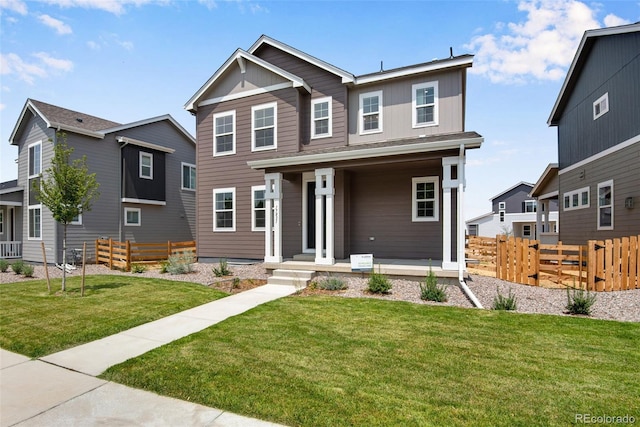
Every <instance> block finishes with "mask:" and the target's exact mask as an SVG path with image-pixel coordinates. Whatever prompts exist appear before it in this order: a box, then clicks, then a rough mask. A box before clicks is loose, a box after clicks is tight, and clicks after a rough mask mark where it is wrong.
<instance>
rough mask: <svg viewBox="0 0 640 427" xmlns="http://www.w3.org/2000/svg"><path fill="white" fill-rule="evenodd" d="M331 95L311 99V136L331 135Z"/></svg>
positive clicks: (324, 136) (323, 136)
mask: <svg viewBox="0 0 640 427" xmlns="http://www.w3.org/2000/svg"><path fill="white" fill-rule="evenodd" d="M331 130H332V129H331V97H327V98H320V99H314V100H313V101H311V138H326V137H328V136H331Z"/></svg>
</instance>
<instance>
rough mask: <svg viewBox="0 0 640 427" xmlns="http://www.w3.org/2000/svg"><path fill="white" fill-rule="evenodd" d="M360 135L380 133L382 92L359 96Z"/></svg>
mask: <svg viewBox="0 0 640 427" xmlns="http://www.w3.org/2000/svg"><path fill="white" fill-rule="evenodd" d="M358 112H359V114H358V115H359V122H360V134H361V135H363V134H367V133H376V132H382V91H381V90H379V91H376V92H369V93H363V94H360V105H359V108H358Z"/></svg>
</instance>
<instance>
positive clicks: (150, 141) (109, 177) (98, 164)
mask: <svg viewBox="0 0 640 427" xmlns="http://www.w3.org/2000/svg"><path fill="white" fill-rule="evenodd" d="M61 133H64V134H66V143H67V145H68V146H70V147H73V148H74V152H73V155H72V158H79V157H81V156H83V155H86V159H87V166H88V169H89V172H90V173H96V175H97V177H96V178H97V181H98V183H99V184H100V187H99V191H100V197H99V198H98V199H97V200H95V201H94V203H93V206H92V210H91V211H89V212H83V213H82V214H81V215H80V216H79V217H78V218H77V221H75V222H73V223H71V224H70V225H69V226H68V229H67V231H68V236H67V240H68V243H67V248H69V249H79V248H82V243H83V242H87V252H88V254H87V257H88V258H89V259H91V256H93V252H94V250H95V245H94V242H95V240H96V239H97V238H99V237H107V238H108V237H110V238H113V239H115V240H120V241H124V240H130V241H133V242H166V241H169V240H171V241H187V240H193V239H194V237H195V139H194V138H193V137H192V136H191V135H190V134H189V133H188V132H187V131H186V130H185V129H184V128H183V127H182V126H180V124H179V123H178V122H176V121H175V120H174V119H173V118H172V117H171V116H170V115H164V116H159V117H154V118H150V119H146V120H141V121H137V122H133V123H129V124H120V123H115V122H112V121H109V120H104V119H101V118H98V117H94V116H90V115H88V114H84V113H80V112H77V111H72V110H68V109H65V108H61V107H57V106H54V105H51V104H46V103H44V102H40V101H36V100H33V99H28V100H27V102H26V103H25V105H24V108H23V110H22V112H21V113H20V116H19V118H18V121H17V123H16V125H15V127H14V129H13V132H12V133H11V137H10V140H9V141H10V143H11V144H13V145H16V146H18V179H17V181H14V184H13V185H12V186H11V188H8V189H6V190H0V198H1V199H0V200H1V202H0V207H1V208H2V212H3V214H2V215H3V220H4V221H3V228H5V229H7V230H11V234H10V235H7V233H4V236H5V237H3V239H2V240H3V241H18V242H20V241H21V242H22V254H21V255H22V258H23V259H24V260H25V261H33V262H42V260H43V256H42V249H41V242H44V244H45V247H46V248H47V261H48V262H54V261H55V262H61V258H62V230H63V228H62V226H61V225H60V224H58V223H57V222H55V221H54V219H53V217H52V216H51V213H50V212H49V210H48V209H47V208H46V207H45V206H43V205H41V204H40V203H39V201H38V200H37V199H36V197H35V193H34V192H33V191H31V188H32V185H33V184H34V182H36V183H37V182H38V180H39V179H40V175H41V174H43V173H45V171H46V170H47V169H48V168H49V167H50V165H51V163H50V162H51V159H52V157H53V147H54V145H55V144H57V143H61V142H63V139H62V138H61V137H60V134H61ZM4 217H6V219H5V218H4ZM9 237H10V238H9ZM5 246H6V244H5Z"/></svg>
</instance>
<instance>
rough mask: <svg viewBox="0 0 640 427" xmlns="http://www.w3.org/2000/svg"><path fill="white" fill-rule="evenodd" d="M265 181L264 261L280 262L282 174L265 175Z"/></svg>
mask: <svg viewBox="0 0 640 427" xmlns="http://www.w3.org/2000/svg"><path fill="white" fill-rule="evenodd" d="M264 180H265V191H264V199H265V200H264V201H265V224H264V225H265V231H264V261H265V262H282V221H281V220H280V209H281V205H282V174H281V173H267V174H265V175H264Z"/></svg>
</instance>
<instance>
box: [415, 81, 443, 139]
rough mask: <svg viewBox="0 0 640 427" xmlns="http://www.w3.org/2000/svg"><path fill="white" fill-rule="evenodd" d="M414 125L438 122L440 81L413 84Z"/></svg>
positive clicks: (430, 124)
mask: <svg viewBox="0 0 640 427" xmlns="http://www.w3.org/2000/svg"><path fill="white" fill-rule="evenodd" d="M411 89H412V100H411V102H412V106H413V127H414V128H418V127H424V126H433V125H437V124H438V82H427V83H420V84H415V85H413V86H411Z"/></svg>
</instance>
